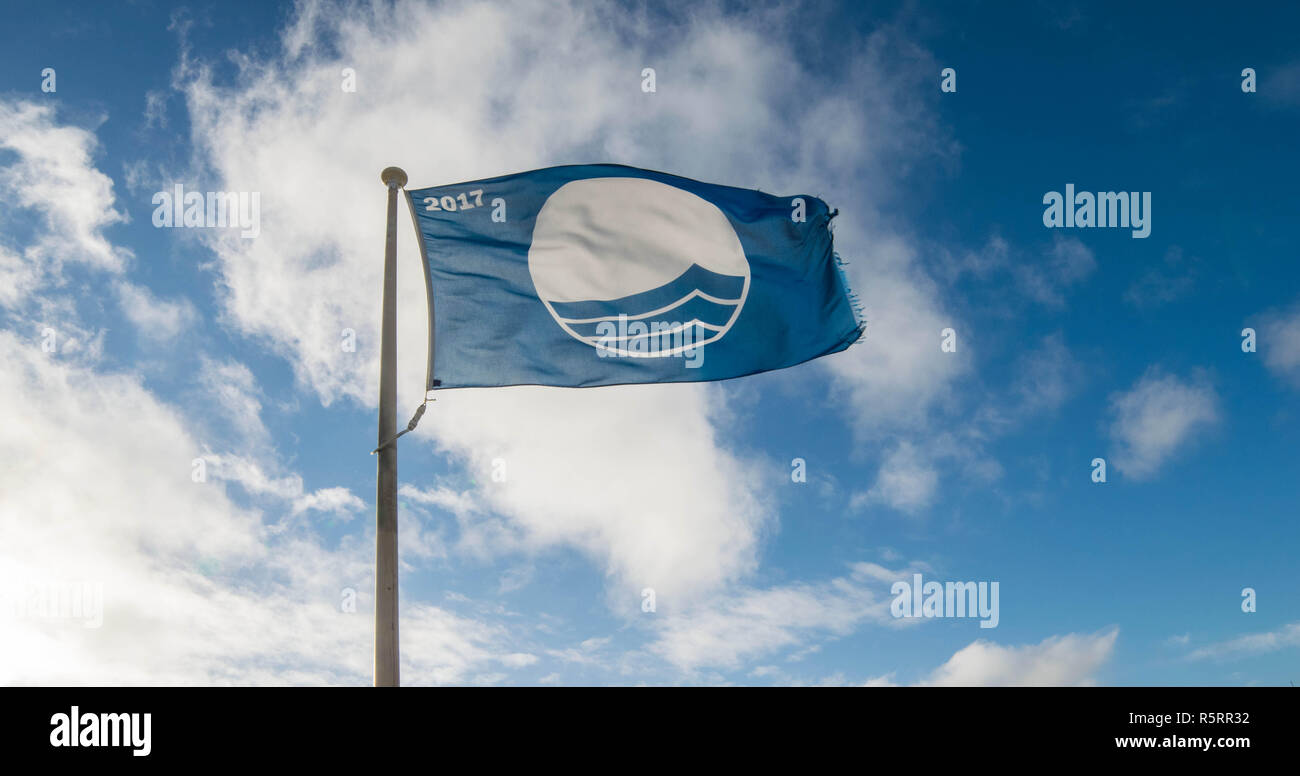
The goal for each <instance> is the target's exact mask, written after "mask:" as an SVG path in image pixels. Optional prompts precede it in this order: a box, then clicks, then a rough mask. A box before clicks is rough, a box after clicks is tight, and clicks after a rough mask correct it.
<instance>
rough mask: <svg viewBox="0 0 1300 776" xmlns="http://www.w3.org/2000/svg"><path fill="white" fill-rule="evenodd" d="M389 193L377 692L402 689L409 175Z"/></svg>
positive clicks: (392, 172)
mask: <svg viewBox="0 0 1300 776" xmlns="http://www.w3.org/2000/svg"><path fill="white" fill-rule="evenodd" d="M379 179H380V180H382V181H383V182H384V185H385V186H387V187H388V239H387V242H385V244H384V307H383V324H382V328H381V338H382V339H381V344H380V356H379V359H380V360H379V444H380V445H381V447H380V449H379V453H378V455H379V462H378V464H377V467H378V471H377V473H376V476H375V686H376V687H396V686H397V685H398V642H397V445H395V444H388V445H385V444H384V443H385V442H388V441H390V440H392V438H393V436H394V435H395V434H396V433H397V190H398V189H400V188H402V187H403V186H405V185H406V173H405V172H403V171H402V170H401V169H400V168H397V167H389V168H387V169H385V170H384V171H383V172H382V173H380V174H379Z"/></svg>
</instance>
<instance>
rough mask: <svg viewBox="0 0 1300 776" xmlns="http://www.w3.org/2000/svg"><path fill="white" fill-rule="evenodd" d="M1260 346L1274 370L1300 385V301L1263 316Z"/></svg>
mask: <svg viewBox="0 0 1300 776" xmlns="http://www.w3.org/2000/svg"><path fill="white" fill-rule="evenodd" d="M1256 349H1257V350H1258V351H1259V353H1260V355H1262V356H1263V357H1264V364H1265V365H1266V366H1267V367H1268V368H1269V370H1270V371H1271V372H1273V373H1274V374H1275V375H1277V376H1278V377H1280V378H1282V379H1283V380H1285V381H1287V382H1288V383H1290V384H1291V385H1292V386H1293V387H1296V388H1300V305H1296V306H1294V307H1292V308H1291V309H1290V310H1287V311H1285V312H1271V313H1267V314H1265V315H1264V316H1262V320H1261V322H1260V324H1259V332H1258V335H1257V342H1256Z"/></svg>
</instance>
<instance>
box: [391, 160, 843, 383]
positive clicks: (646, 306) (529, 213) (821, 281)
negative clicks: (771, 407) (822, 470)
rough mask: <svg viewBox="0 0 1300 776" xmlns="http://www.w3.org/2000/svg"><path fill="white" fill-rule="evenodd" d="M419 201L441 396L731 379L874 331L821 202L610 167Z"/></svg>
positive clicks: (424, 195)
mask: <svg viewBox="0 0 1300 776" xmlns="http://www.w3.org/2000/svg"><path fill="white" fill-rule="evenodd" d="M407 198H408V203H409V204H410V206H411V212H412V214H413V215H414V218H415V223H416V229H417V231H418V232H419V235H420V244H421V249H422V250H423V252H424V257H423V258H424V265H425V268H426V274H425V279H426V282H427V284H428V290H429V301H430V305H431V307H432V308H433V315H432V316H431V321H430V329H431V330H430V374H429V386H428V387H429V388H433V387H435V386H441V387H443V388H469V387H486V386H503V385H555V386H568V387H586V386H597V385H619V384H626V383H665V382H695V381H702V380H725V379H727V378H731V377H740V376H742V375H749V374H755V373H757V372H766V371H768V370H772V369H781V368H783V367H788V366H793V365H795V364H799V363H802V362H804V361H808V360H810V359H813V358H817V357H818V356H824V355H826V354H828V353H836V352H838V351H841V350H844V349H845V348H847V347H848V346H849V345H851V344H853V343H854V342H856V341H857V340H858V338H859V337H860V336H861V335H862V331H863V329H862V324H861V323H860V321H859V320H858V317H857V315H856V311H855V307H854V303H853V301H852V299H851V296H850V294H849V291H848V287H847V284H846V283H845V280H844V276H843V274H842V272H841V269H840V266H839V261H838V258H837V257H836V256H835V253H834V250H833V248H832V246H831V233H830V229H829V224H830V220H831V218H832V217H833V216H834V213H832V212H831V211H830V209H829V208H828V207H827V206H826V203H825V202H823V201H821V200H820V199H817V198H816V197H811V196H806V195H805V196H798V197H776V196H772V195H770V194H764V193H762V192H759V191H754V190H750V189H738V188H732V187H729V186H716V185H713V184H709V183H700V182H699V181H694V180H690V179H687V178H679V177H677V176H674V175H667V174H665V173H660V172H653V171H650V170H641V169H636V168H632V167H623V166H620V165H608V164H602V165H571V166H565V167H551V168H548V169H544V170H535V171H532V172H524V173H518V174H516V175H506V176H502V177H500V178H489V179H486V180H479V181H470V182H468V183H457V184H453V185H450V186H435V187H433V188H427V189H416V190H408V191H407ZM435 334H436V342H435V339H434V336H435ZM435 345H436V347H435ZM435 377H436V378H437V379H436V380H435V379H434V378H435Z"/></svg>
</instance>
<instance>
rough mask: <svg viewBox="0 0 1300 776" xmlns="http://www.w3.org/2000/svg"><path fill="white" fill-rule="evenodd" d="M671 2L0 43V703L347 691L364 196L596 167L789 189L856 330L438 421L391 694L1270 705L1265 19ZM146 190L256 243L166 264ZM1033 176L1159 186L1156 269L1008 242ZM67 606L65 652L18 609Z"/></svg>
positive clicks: (65, 22) (464, 8)
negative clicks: (1137, 687) (926, 583)
mask: <svg viewBox="0 0 1300 776" xmlns="http://www.w3.org/2000/svg"><path fill="white" fill-rule="evenodd" d="M675 5H676V8H667V9H666V8H664V7H661V6H659V5H657V4H656V5H641V4H620V5H605V4H598V3H578V2H574V3H567V2H546V3H522V2H520V3H516V2H445V3H424V2H398V3H396V4H390V3H386V2H377V3H374V4H365V3H360V4H336V3H331V2H301V3H298V4H296V5H277V4H272V3H202V2H199V3H192V4H189V5H187V6H184V7H182V8H179V9H173V8H172V7H170V5H169V4H164V3H159V2H148V1H147V0H141V1H139V2H133V3H129V4H123V5H120V6H115V5H103V4H97V3H87V4H84V5H82V6H80V7H75V8H69V7H57V8H56V7H53V6H48V5H46V6H39V5H30V6H28V7H26V8H21V9H10V10H7V11H6V12H5V15H6V24H5V29H4V31H3V32H0V35H2V36H3V40H4V44H5V45H4V46H2V47H0V365H3V366H0V464H2V465H0V597H2V598H3V600H4V603H5V607H4V609H3V611H0V628H2V629H3V638H0V682H3V683H6V684H40V683H71V684H79V683H110V684H116V683H132V684H154V683H165V684H225V683H235V684H366V683H368V682H369V681H370V659H371V656H370V639H371V625H372V620H371V617H372V586H373V584H374V582H373V576H372V573H373V572H372V567H371V564H372V561H373V547H374V529H373V510H374V507H373V503H374V501H373V497H374V463H375V459H374V458H373V457H371V456H370V455H369V451H370V450H371V449H372V448H373V446H374V434H375V412H376V400H377V382H378V360H377V359H378V347H377V345H378V341H377V329H378V321H379V290H380V274H381V268H382V250H383V226H384V190H383V187H382V185H381V184H380V183H379V180H378V174H379V171H380V170H381V169H382V168H384V167H386V166H388V165H394V164H395V165H399V166H401V167H403V168H404V169H405V170H406V171H407V172H408V173H409V175H410V178H411V185H412V186H413V187H421V186H432V185H438V184H443V183H449V182H454V181H462V180H471V179H476V178H484V177H490V176H495V175H501V174H506V173H510V172H517V171H521V170H528V169H533V168H538V167H545V166H549V165H555V164H570V163H584V162H615V163H621V164H627V165H633V166H640V167H647V168H651V169H656V170H664V171H668V172H673V173H677V174H680V175H684V176H688V177H691V178H696V179H700V180H706V181H711V182H717V183H725V184H730V185H735V186H742V187H752V188H759V189H762V190H764V191H769V192H772V193H776V194H793V193H799V192H808V193H812V194H815V195H817V196H820V197H822V198H823V199H825V200H826V201H827V202H829V203H830V204H831V205H832V206H833V207H836V208H838V209H839V210H840V216H839V218H838V219H837V220H836V224H835V230H836V231H835V240H836V248H837V250H838V252H839V254H840V255H841V256H843V257H844V258H845V259H846V260H847V261H848V262H849V266H848V273H849V279H850V282H851V284H852V285H853V288H854V290H855V291H856V292H857V294H858V295H859V296H860V297H861V299H862V302H863V305H864V311H865V317H866V318H867V320H868V334H867V338H866V340H865V341H864V342H863V343H861V344H859V345H856V346H854V347H853V348H851V349H849V350H848V351H845V352H843V353H840V354H837V355H833V356H829V357H826V358H824V359H820V360H819V361H816V362H812V363H809V364H806V365H803V366H800V367H796V368H793V369H789V370H785V371H781V372H776V373H768V374H763V375H758V376H755V377H750V378H744V379H740V380H734V381H728V382H725V383H715V384H691V385H680V384H679V385H663V386H629V387H614V388H600V389H589V390H581V391H578V390H564V389H544V388H507V389H493V390H462V391H453V392H446V393H443V394H441V395H439V396H438V397H437V401H436V402H434V403H433V404H431V405H430V408H429V411H428V413H427V414H426V415H425V418H424V420H423V423H422V425H421V426H420V428H419V429H418V431H417V432H416V433H414V434H412V435H410V436H408V437H406V438H404V439H403V440H402V442H401V464H400V476H401V491H400V497H401V539H400V543H401V563H402V569H401V573H402V587H401V607H402V620H401V639H402V640H401V647H402V679H403V682H404V683H406V684H638V683H650V684H723V683H735V684H868V685H882V684H900V685H907V684H1286V683H1288V682H1290V681H1292V680H1294V679H1297V678H1300V677H1298V676H1297V675H1296V669H1295V657H1296V654H1297V650H1298V649H1300V600H1298V598H1297V590H1300V570H1298V569H1300V564H1297V563H1296V549H1297V547H1300V542H1298V541H1297V540H1300V523H1298V522H1297V520H1296V515H1297V502H1296V495H1297V486H1296V483H1297V482H1298V481H1300V459H1298V458H1297V456H1296V455H1295V442H1294V440H1295V439H1296V438H1297V436H1296V435H1297V433H1298V432H1300V413H1298V412H1297V410H1300V272H1298V271H1297V269H1296V266H1297V264H1296V262H1297V258H1300V257H1297V240H1296V239H1295V236H1294V231H1293V230H1294V221H1295V214H1296V207H1297V195H1296V191H1295V188H1294V182H1295V181H1296V180H1300V155H1297V154H1296V153H1295V151H1294V139H1295V137H1296V135H1297V128H1298V127H1297V124H1298V121H1300V60H1297V59H1295V50H1294V46H1293V45H1292V44H1293V31H1294V28H1295V23H1296V21H1297V20H1296V19H1295V18H1294V16H1293V17H1292V18H1289V19H1279V18H1265V17H1264V16H1251V17H1243V18H1236V19H1225V18H1219V17H1215V18H1213V19H1211V18H1210V17H1209V16H1201V15H1199V14H1198V12H1197V11H1196V10H1194V9H1189V8H1188V7H1186V6H1171V7H1170V8H1165V9H1161V8H1151V9H1148V10H1137V11H1135V10H1133V9H1130V8H1127V7H1125V6H1123V5H1117V6H1113V7H1109V8H1098V7H1095V6H1092V5H1088V6H1086V7H1085V6H1084V5H1082V4H1080V5H1078V6H1077V7H1072V6H1070V5H1069V4H1066V5H1062V4H1060V3H1041V4H1040V3H1025V4H1021V5H1017V6H1015V7H1014V8H1011V7H1008V6H1002V5H999V6H998V7H997V9H996V11H997V13H994V12H993V9H992V8H991V7H987V8H983V7H979V6H973V7H972V6H968V5H967V4H959V5H956V6H955V7H953V8H951V9H942V8H940V7H938V6H936V5H934V4H928V3H927V4H912V3H879V4H871V7H870V8H862V7H859V6H860V4H857V3H849V4H845V5H846V7H844V8H833V7H831V6H828V5H827V4H822V3H806V4H779V5H768V6H763V7H761V8H757V9H756V8H751V7H746V8H745V9H744V10H741V11H738V10H736V9H735V8H732V7H731V6H732V5H744V6H749V5H750V4H712V3H690V4H675ZM1175 8H1176V12H1174V11H1173V10H1171V9H1175ZM1292 13H1293V14H1294V12H1292ZM1247 67H1249V68H1254V70H1255V72H1256V76H1255V80H1256V84H1255V87H1256V88H1255V91H1250V92H1248V91H1243V88H1242V85H1243V81H1244V80H1245V79H1244V77H1243V75H1242V71H1243V68H1247ZM644 68H654V71H655V81H656V83H655V90H654V91H653V92H647V91H645V90H643V88H642V85H643V82H644V78H643V75H642V72H643V70H644ZM944 68H953V70H954V71H955V91H948V92H945V91H943V90H941V88H940V87H941V80H942V77H941V71H943V70H944ZM47 69H49V70H52V72H50V71H49V70H47ZM349 74H350V75H349ZM348 86H354V87H355V88H353V89H349V88H347V87H348ZM177 184H181V185H183V186H184V187H185V188H186V190H189V191H199V192H208V191H233V192H250V193H251V192H256V193H257V194H258V197H259V203H260V230H259V233H258V234H257V236H256V237H250V238H245V237H241V236H240V234H239V231H238V230H232V229H220V228H180V229H176V228H170V229H169V228H158V227H155V225H154V223H153V220H154V219H153V214H154V209H155V204H154V195H155V194H156V193H157V192H163V191H168V192H170V191H172V190H173V188H174V186H176V185H177ZM1066 184H1074V185H1075V186H1076V187H1077V188H1078V189H1079V190H1081V191H1138V192H1151V196H1152V211H1151V216H1152V221H1151V233H1150V236H1149V237H1147V238H1145V239H1135V238H1133V237H1132V236H1131V234H1130V231H1129V230H1124V229H1049V228H1046V227H1045V226H1044V221H1043V210H1044V205H1043V197H1044V194H1045V193H1047V192H1050V191H1064V189H1065V186H1066ZM399 237H400V239H399V264H400V269H401V271H400V277H399V284H400V294H399V296H400V306H401V315H400V330H401V331H400V353H401V358H400V367H399V369H400V374H401V377H400V383H401V388H400V400H399V401H400V407H401V409H400V411H401V413H402V415H403V420H404V419H405V416H406V413H407V412H409V411H410V410H412V409H414V408H415V406H416V405H417V404H418V403H419V401H420V400H421V389H422V387H423V378H424V369H425V363H424V360H423V354H424V350H425V339H424V337H425V330H426V329H425V326H426V324H425V301H424V288H423V285H422V284H423V277H422V272H421V269H420V266H419V262H418V261H416V259H415V257H416V255H417V250H418V249H417V246H416V243H415V240H414V230H413V229H412V228H411V226H410V223H409V220H408V215H407V213H406V212H404V211H403V212H402V213H401V214H400V219H399ZM949 328H950V329H952V333H953V335H954V336H955V342H956V349H955V352H946V351H945V350H944V349H943V348H941V343H942V339H943V338H942V336H941V332H942V331H943V330H945V329H949ZM1246 328H1250V329H1253V330H1254V331H1255V337H1254V343H1255V348H1254V349H1253V352H1247V350H1250V349H1249V348H1246V349H1243V341H1244V339H1243V329H1246ZM352 337H354V339H351V338H352ZM352 341H354V342H355V348H350V347H348V344H349V343H350V342H352ZM1098 458H1101V459H1104V460H1105V462H1106V481H1105V482H1104V483H1101V482H1095V481H1094V473H1095V472H1096V471H1097V467H1096V466H1095V465H1094V463H1093V462H1094V459H1098ZM795 459H801V460H802V461H803V464H804V466H805V467H806V481H796V479H798V478H793V477H792V473H793V472H794V469H795V467H794V465H793V464H792V462H793V461H794V460H795ZM502 464H503V465H504V466H503V468H504V471H505V474H506V476H505V477H504V481H498V480H499V479H501V478H500V477H494V476H493V475H494V472H495V471H496V470H497V468H498V467H500V465H502ZM915 573H921V574H923V575H924V576H925V578H926V579H927V580H938V581H976V582H979V581H987V582H997V583H998V584H999V588H1000V602H999V603H1000V615H999V622H998V625H997V627H996V628H980V627H979V621H978V620H976V619H970V618H965V619H958V618H949V619H908V618H895V617H894V616H892V614H891V612H890V603H891V601H892V599H893V596H892V595H891V592H890V591H891V586H892V584H893V583H894V582H896V581H899V580H908V581H910V580H911V579H912V578H913V577H912V575H913V574H915ZM1244 588H1252V589H1253V590H1254V591H1255V595H1256V611H1254V612H1245V611H1243V607H1242V602H1243V597H1242V591H1243V589H1244ZM88 589H96V590H100V591H102V597H103V598H102V600H103V607H102V622H94V623H92V622H90V621H89V620H87V619H86V618H84V617H83V618H81V619H78V618H75V617H69V616H57V613H55V612H54V610H53V609H45V610H41V609H40V607H38V606H36V605H35V604H33V602H34V601H39V600H42V597H44V599H45V600H51V599H52V598H53V597H55V596H56V594H58V593H60V592H66V591H70V590H88ZM648 589H649V590H653V591H654V593H653V602H654V607H653V611H645V609H646V608H647V607H646V605H645V604H646V602H647V600H648V598H647V596H646V594H645V593H646V591H647V590H648ZM91 624H93V625H98V626H99V627H86V626H87V625H91Z"/></svg>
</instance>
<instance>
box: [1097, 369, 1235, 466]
mask: <svg viewBox="0 0 1300 776" xmlns="http://www.w3.org/2000/svg"><path fill="white" fill-rule="evenodd" d="M1218 405H1219V398H1218V394H1217V393H1216V392H1215V390H1214V388H1213V386H1211V385H1210V384H1209V383H1208V382H1207V381H1205V380H1204V379H1203V378H1196V379H1189V380H1184V379H1182V378H1179V377H1177V376H1174V375H1167V374H1164V373H1162V372H1160V371H1159V370H1157V369H1154V368H1153V369H1150V370H1148V371H1147V373H1146V374H1144V375H1143V376H1142V378H1141V379H1139V380H1138V381H1137V383H1135V384H1134V385H1133V387H1132V388H1130V389H1129V390H1128V391H1125V392H1122V393H1118V394H1116V395H1115V396H1113V397H1112V398H1111V413H1112V414H1113V415H1114V422H1113V423H1112V425H1111V430H1110V433H1111V439H1112V441H1113V442H1114V443H1115V444H1116V445H1117V449H1116V451H1115V453H1114V461H1115V465H1116V467H1117V468H1118V469H1119V470H1120V471H1121V472H1123V473H1125V474H1126V475H1128V476H1130V477H1133V478H1134V479H1147V478H1149V477H1151V476H1152V475H1154V474H1155V473H1156V471H1157V470H1159V469H1160V467H1161V466H1162V465H1163V464H1164V463H1165V461H1167V460H1168V459H1169V458H1170V457H1172V456H1173V455H1174V454H1175V453H1176V452H1178V450H1179V448H1181V447H1183V446H1184V445H1187V444H1189V443H1191V442H1192V441H1194V440H1195V438H1196V437H1197V436H1198V435H1200V434H1201V433H1203V432H1204V431H1205V430H1206V429H1207V428H1209V427H1210V426H1212V425H1213V424H1215V423H1216V422H1218V419H1219V406H1218Z"/></svg>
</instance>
